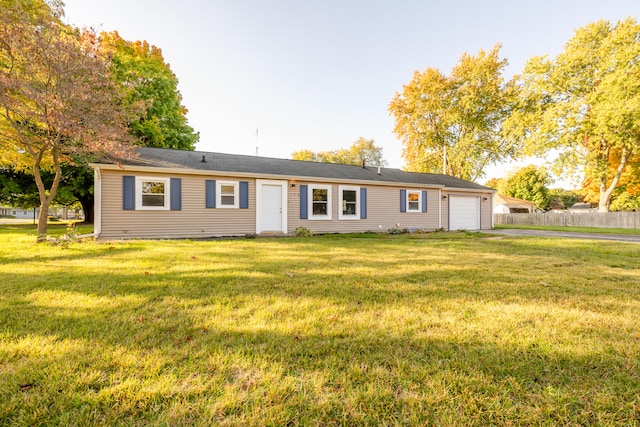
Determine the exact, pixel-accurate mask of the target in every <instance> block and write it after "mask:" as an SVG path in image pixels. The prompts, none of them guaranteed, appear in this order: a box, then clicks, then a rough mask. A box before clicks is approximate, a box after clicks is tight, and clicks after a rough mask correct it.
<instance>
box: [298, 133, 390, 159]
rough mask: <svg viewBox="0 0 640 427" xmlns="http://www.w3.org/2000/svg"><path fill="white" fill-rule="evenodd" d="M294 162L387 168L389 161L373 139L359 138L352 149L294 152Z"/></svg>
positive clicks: (352, 145)
mask: <svg viewBox="0 0 640 427" xmlns="http://www.w3.org/2000/svg"><path fill="white" fill-rule="evenodd" d="M291 158H292V159H293V160H307V161H312V162H326V163H342V164H346V165H362V164H363V163H364V164H365V165H369V166H386V165H387V161H386V160H384V159H383V158H382V148H381V147H378V146H376V145H375V142H374V141H373V139H364V138H362V137H360V138H358V139H357V140H356V141H355V142H354V143H353V144H351V147H349V148H341V149H339V150H333V151H319V152H317V153H316V152H313V151H311V150H300V151H294V152H293V153H292V154H291Z"/></svg>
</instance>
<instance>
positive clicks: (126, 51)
mask: <svg viewBox="0 0 640 427" xmlns="http://www.w3.org/2000/svg"><path fill="white" fill-rule="evenodd" d="M100 50H101V52H103V54H105V55H107V56H108V57H109V58H110V59H111V64H110V69H111V75H112V77H113V78H114V79H115V81H116V83H117V85H118V86H119V87H120V90H121V91H123V92H124V93H125V94H126V97H125V103H126V104H128V105H136V104H139V103H141V104H143V105H144V106H145V113H144V115H143V116H142V117H137V118H135V119H134V120H132V121H131V122H130V123H128V126H129V131H130V133H131V134H132V135H133V136H134V137H135V139H136V144H138V145H144V146H148V147H158V148H174V149H179V150H193V149H194V148H195V144H196V143H197V142H198V140H199V139H200V134H199V133H197V132H195V131H194V130H193V128H192V127H191V126H189V125H188V123H187V117H186V114H187V109H186V108H185V107H184V106H182V105H181V102H182V96H181V95H180V92H179V90H178V79H177V77H176V75H175V74H174V73H173V72H172V71H171V68H170V67H169V64H167V63H166V62H165V61H164V58H163V56H162V51H161V50H160V49H159V48H158V47H156V46H153V45H150V44H149V43H148V42H146V41H135V42H131V41H127V40H124V39H123V38H122V37H120V35H119V34H118V33H117V32H110V33H102V34H101V35H100ZM74 165H75V166H73V167H67V168H65V170H64V177H65V178H64V179H63V180H62V184H61V185H62V187H64V189H65V191H68V192H71V193H72V194H73V195H74V196H75V197H76V199H77V200H78V201H79V202H80V203H81V205H82V210H83V211H84V215H85V222H87V223H93V205H94V197H93V171H92V170H91V168H89V167H88V165H87V164H86V162H82V161H80V162H75V163H74Z"/></svg>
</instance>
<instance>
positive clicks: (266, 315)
mask: <svg viewBox="0 0 640 427" xmlns="http://www.w3.org/2000/svg"><path fill="white" fill-rule="evenodd" d="M111 247H112V246H109V245H103V246H101V245H88V250H87V251H86V252H84V255H83V252H82V251H81V250H80V249H81V248H76V249H78V250H77V251H76V249H72V251H66V252H65V251H63V250H58V249H55V250H54V249H52V250H51V251H50V252H49V253H44V254H43V255H44V257H43V258H40V256H34V255H27V256H24V257H18V259H17V260H16V259H13V260H11V261H9V263H10V262H13V263H14V264H15V265H16V267H18V266H19V267H20V271H22V272H17V270H14V271H6V272H3V276H2V277H3V279H2V280H3V283H2V284H1V285H0V289H2V291H3V292H2V295H1V296H0V334H1V335H0V337H2V340H1V341H0V343H1V344H2V347H0V402H4V403H0V421H1V422H0V424H18V425H20V424H25V425H29V424H65V423H66V422H67V421H69V420H76V422H77V423H80V424H82V423H88V424H92V423H107V424H136V423H138V424H142V423H145V422H150V423H157V424H162V423H164V424H203V425H204V424H207V423H210V424H211V423H215V422H221V421H228V422H230V423H232V424H233V423H235V424H261V423H262V424H285V425H286V424H296V423H301V424H304V423H305V420H306V421H307V423H308V424H309V423H310V424H313V422H312V421H313V420H316V422H317V424H376V423H379V422H380V420H387V422H388V423H389V424H393V423H408V424H454V423H462V424H469V425H474V424H475V425H487V424H494V425H495V424H510V423H511V424H545V423H546V424H572V423H575V424H583V425H588V424H597V423H602V424H612V425H613V424H625V423H627V424H628V423H629V422H632V421H633V420H637V419H638V408H639V407H640V402H638V396H637V388H636V386H637V379H638V371H639V370H640V366H639V365H638V360H637V357H634V355H637V351H638V342H637V341H633V340H634V339H635V338H633V337H632V336H631V335H630V334H631V332H632V331H633V330H634V329H633V328H637V327H639V325H638V321H637V320H634V318H630V317H629V316H630V313H633V312H634V307H635V308H637V301H638V300H639V299H640V298H639V297H640V286H639V285H638V283H639V281H638V280H637V279H638V275H637V271H638V267H637V266H636V264H635V262H634V259H637V258H636V257H637V255H638V252H637V250H636V249H635V246H634V247H633V248H631V247H630V248H627V249H626V250H622V251H621V250H619V248H620V244H602V243H598V244H597V245H593V246H591V245H590V244H588V243H586V242H581V241H572V242H564V244H562V245H561V244H560V243H558V242H544V241H542V240H541V239H504V240H499V241H498V240H492V241H488V240H484V239H478V240H473V241H464V242H454V241H438V242H435V243H434V242H432V241H422V240H411V241H408V240H396V239H394V240H389V241H387V240H383V241H376V242H375V243H374V244H372V242H370V241H367V239H361V240H358V241H350V240H347V239H344V238H341V239H334V240H332V239H317V240H314V239H308V240H307V239H274V240H266V239H265V240H261V239H258V240H253V241H235V242H218V241H216V242H188V241H181V242H155V243H154V242H129V243H123V244H116V245H114V246H113V249H110V248H111ZM73 251H75V252H73ZM43 260H44V261H45V262H42V261H43ZM5 265H8V264H5ZM29 269H30V270H29ZM556 279H558V280H556ZM559 279H561V280H559ZM541 282H543V283H544V285H542V284H541ZM603 297H604V298H603ZM519 304H520V305H522V306H523V308H520V307H519ZM513 306H515V307H516V308H517V309H521V311H515V312H513V313H510V314H507V315H506V317H500V316H501V313H500V312H499V311H498V310H507V309H512V308H513ZM531 307H533V308H542V309H543V310H541V311H539V312H538V311H536V312H529V311H527V310H533V308H531ZM492 310H495V313H494V312H492ZM555 310H557V311H558V312H559V313H560V314H556V313H555ZM564 312H568V313H569V314H568V316H569V319H561V317H562V316H563V315H564V314H562V313H564ZM596 312H597V313H596ZM549 313H552V314H553V315H552V316H548V315H549ZM594 313H595V314H594ZM600 313H602V315H603V316H604V315H605V314H606V315H607V316H610V317H612V318H615V319H616V322H617V323H614V324H611V325H608V326H607V327H600V328H595V327H594V326H593V325H594V324H595V323H597V321H598V319H599V318H598V317H597V315H598V314H600ZM616 315H618V317H616ZM491 316H493V317H496V318H497V320H495V321H494V322H493V323H492V322H491V321H490V317H491ZM571 316H572V317H571ZM585 318H586V320H584V319H585ZM572 319H573V320H574V321H575V322H576V324H571V322H570V320H572ZM625 319H626V320H625ZM580 322H583V323H580ZM584 322H586V323H584ZM625 322H626V323H625ZM557 325H560V326H559V327H558V326H557ZM563 328H564V329H570V328H573V329H572V330H568V331H565V330H563ZM558 329H560V330H558ZM47 416H48V417H49V418H46V417H47ZM30 417H31V418H30ZM65 417H67V418H65ZM318 420H319V421H318ZM341 421H342V422H341Z"/></svg>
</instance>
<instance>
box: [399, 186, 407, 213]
mask: <svg viewBox="0 0 640 427" xmlns="http://www.w3.org/2000/svg"><path fill="white" fill-rule="evenodd" d="M406 211H407V190H400V212H406Z"/></svg>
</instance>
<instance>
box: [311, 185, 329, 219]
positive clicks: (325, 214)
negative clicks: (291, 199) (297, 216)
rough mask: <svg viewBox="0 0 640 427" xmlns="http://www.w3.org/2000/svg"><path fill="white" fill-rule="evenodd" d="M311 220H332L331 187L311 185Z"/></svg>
mask: <svg viewBox="0 0 640 427" xmlns="http://www.w3.org/2000/svg"><path fill="white" fill-rule="evenodd" d="M309 196H310V197H309V214H310V215H309V219H331V186H330V185H309Z"/></svg>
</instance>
